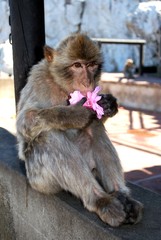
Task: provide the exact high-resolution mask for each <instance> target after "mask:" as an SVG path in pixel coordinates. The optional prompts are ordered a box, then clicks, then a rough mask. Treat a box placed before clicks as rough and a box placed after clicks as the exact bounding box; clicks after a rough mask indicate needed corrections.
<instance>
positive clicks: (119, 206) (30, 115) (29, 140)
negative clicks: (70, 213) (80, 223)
mask: <svg viewBox="0 0 161 240" xmlns="http://www.w3.org/2000/svg"><path fill="white" fill-rule="evenodd" d="M44 55H45V59H43V60H42V61H41V62H40V63H38V64H37V65H35V66H34V67H33V68H32V70H31V72H30V75H29V78H28V82H27V84H26V86H25V87H24V89H23V90H22V92H21V97H20V101H19V104H18V114H17V138H18V142H19V157H20V158H21V159H22V160H24V161H25V165H26V170H27V178H28V180H29V182H30V184H31V186H32V187H33V188H34V189H36V190H38V191H40V192H43V193H47V194H49V193H55V192H58V191H60V190H61V189H64V190H67V191H70V192H71V193H73V194H74V195H75V196H77V197H79V198H80V199H81V200H82V202H83V204H84V206H85V207H86V208H87V209H88V210H89V211H93V212H95V213H97V214H98V216H99V217H100V218H101V219H102V220H103V221H104V222H106V223H108V224H110V225H111V226H119V225H120V224H122V223H124V222H128V216H131V215H130V214H129V212H128V213H127V211H126V207H125V206H124V202H121V200H120V199H119V197H118V196H117V194H116V195H115V196H114V195H113V194H111V193H113V192H116V191H117V192H119V196H120V195H121V196H124V197H125V198H127V196H128V195H129V190H128V188H127V187H126V185H125V182H124V177H123V172H122V168H121V164H120V160H119V158H118V155H117V153H116V150H115V148H114V147H113V145H112V143H111V141H110V140H109V138H108V136H107V134H106V131H105V128H104V125H103V122H102V121H103V120H105V119H107V117H111V116H113V115H115V114H116V112H117V103H116V99H115V98H114V97H113V96H112V95H109V94H105V95H102V98H101V100H100V101H99V104H100V105H101V106H102V107H103V109H104V113H105V115H104V118H103V119H102V120H99V119H97V117H96V114H95V112H94V111H93V110H91V109H88V108H86V107H83V106H82V105H83V103H84V102H85V101H86V99H85V98H83V99H82V100H81V101H80V102H79V103H77V104H76V105H69V101H68V99H69V95H70V93H71V92H73V91H75V90H79V91H81V92H82V94H84V96H86V93H87V92H88V91H92V90H94V88H95V87H96V86H97V85H98V81H99V78H100V73H101V65H102V56H101V53H100V50H99V47H98V46H97V45H96V44H95V43H94V42H92V41H91V40H90V39H89V38H88V37H87V36H85V35H83V34H77V35H73V36H70V37H69V38H67V39H65V40H64V41H63V42H62V43H61V44H60V45H59V47H58V48H57V49H52V48H50V47H45V48H44ZM94 173H95V174H94ZM129 201H130V200H129ZM125 202H126V203H127V201H125ZM128 204H129V203H128ZM130 204H132V205H136V201H135V200H131V203H130ZM137 206H138V207H137V208H135V219H134V221H133V222H137V221H138V217H137V216H139V219H140V212H141V209H142V205H141V204H140V203H138V202H137ZM129 222H131V217H130V220H129Z"/></svg>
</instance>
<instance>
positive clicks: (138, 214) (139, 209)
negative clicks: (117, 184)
mask: <svg viewBox="0 0 161 240" xmlns="http://www.w3.org/2000/svg"><path fill="white" fill-rule="evenodd" d="M117 199H118V200H119V201H120V202H121V203H122V205H123V206H124V211H125V213H126V218H125V222H124V223H126V224H136V223H138V222H139V221H140V220H141V219H142V215H143V204H142V203H140V202H139V201H136V200H134V199H132V198H130V197H129V196H126V195H124V194H123V193H117Z"/></svg>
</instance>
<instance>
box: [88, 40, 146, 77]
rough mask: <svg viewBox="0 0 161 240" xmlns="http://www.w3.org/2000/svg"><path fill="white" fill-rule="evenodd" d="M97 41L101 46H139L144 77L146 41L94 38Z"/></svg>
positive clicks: (140, 63)
mask: <svg viewBox="0 0 161 240" xmlns="http://www.w3.org/2000/svg"><path fill="white" fill-rule="evenodd" d="M92 39H93V40H94V41H97V42H98V43H99V44H100V46H101V45H102V44H128V45H139V55H140V56H139V74H140V75H143V62H144V51H143V50H144V49H143V46H144V44H145V43H146V40H144V39H117V38H92Z"/></svg>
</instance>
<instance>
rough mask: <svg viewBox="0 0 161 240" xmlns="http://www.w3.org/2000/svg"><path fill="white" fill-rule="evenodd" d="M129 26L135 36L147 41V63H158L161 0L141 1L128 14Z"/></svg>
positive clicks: (160, 44) (160, 41) (159, 55)
mask: <svg viewBox="0 0 161 240" xmlns="http://www.w3.org/2000/svg"><path fill="white" fill-rule="evenodd" d="M127 27H128V29H129V31H131V33H132V35H133V36H134V37H138V38H144V39H146V41H147V44H146V47H145V65H147V66H152V65H157V64H158V60H160V58H161V2H160V1H149V2H142V3H140V4H139V5H138V7H137V8H136V9H135V11H134V12H133V13H130V14H129V15H128V18H127Z"/></svg>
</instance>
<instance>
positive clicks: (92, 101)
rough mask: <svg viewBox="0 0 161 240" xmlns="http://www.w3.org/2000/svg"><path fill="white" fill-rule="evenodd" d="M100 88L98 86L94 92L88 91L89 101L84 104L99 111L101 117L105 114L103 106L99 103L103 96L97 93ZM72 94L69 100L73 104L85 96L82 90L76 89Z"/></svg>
mask: <svg viewBox="0 0 161 240" xmlns="http://www.w3.org/2000/svg"><path fill="white" fill-rule="evenodd" d="M100 90H101V88H100V87H98V86H97V87H96V88H95V90H94V91H93V92H87V96H86V98H87V101H86V102H85V103H84V104H83V106H85V107H88V108H92V109H93V110H94V111H95V112H96V113H97V118H98V119H101V118H102V115H104V111H103V108H102V107H101V106H100V105H98V103H97V102H98V101H99V100H100V99H101V96H98V95H97V94H98V92H99V91H100ZM70 96H71V98H70V99H69V102H70V104H71V105H73V104H76V103H77V102H79V101H80V100H81V99H82V98H83V97H84V96H83V95H82V94H81V93H80V91H74V92H73V93H71V94H70Z"/></svg>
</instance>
